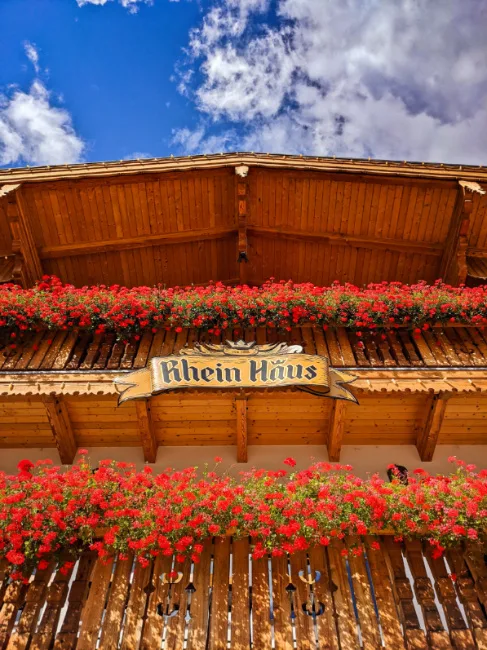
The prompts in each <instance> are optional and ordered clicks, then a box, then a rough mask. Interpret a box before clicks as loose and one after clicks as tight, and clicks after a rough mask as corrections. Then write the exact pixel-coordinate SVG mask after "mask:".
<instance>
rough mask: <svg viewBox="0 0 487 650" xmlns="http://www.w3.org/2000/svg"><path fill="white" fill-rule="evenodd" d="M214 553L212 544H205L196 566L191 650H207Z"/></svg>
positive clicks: (190, 629) (190, 632)
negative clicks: (211, 568) (211, 570)
mask: <svg viewBox="0 0 487 650" xmlns="http://www.w3.org/2000/svg"><path fill="white" fill-rule="evenodd" d="M212 551H213V544H212V542H211V541H207V542H205V545H204V548H203V552H202V554H201V558H200V562H199V564H197V565H196V566H195V571H194V586H195V588H196V591H195V592H194V593H193V596H192V599H191V623H190V628H189V635H188V649H189V650H205V648H206V637H207V631H208V607H209V588H210V566H211V554H212Z"/></svg>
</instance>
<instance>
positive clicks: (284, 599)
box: [246, 556, 294, 650]
mask: <svg viewBox="0 0 487 650" xmlns="http://www.w3.org/2000/svg"><path fill="white" fill-rule="evenodd" d="M287 573H288V567H287V557H285V556H283V557H273V558H272V601H273V608H272V612H273V619H274V638H275V644H276V648H280V649H282V650H293V647H294V645H293V627H292V622H291V601H290V596H289V594H288V592H287V591H286V587H287V585H288V583H289V578H288V575H287ZM246 647H248V646H246Z"/></svg>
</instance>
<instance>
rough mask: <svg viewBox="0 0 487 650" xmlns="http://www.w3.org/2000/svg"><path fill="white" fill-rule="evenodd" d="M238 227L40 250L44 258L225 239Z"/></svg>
mask: <svg viewBox="0 0 487 650" xmlns="http://www.w3.org/2000/svg"><path fill="white" fill-rule="evenodd" d="M237 232H238V231H237V229H236V228H212V229H205V230H188V231H187V232H171V233H163V234H160V235H146V236H144V237H127V238H125V239H108V240H106V241H97V242H87V243H84V244H67V245H65V246H46V247H44V248H41V249H40V250H39V254H40V256H41V258H42V259H54V258H56V257H70V256H71V255H92V254H93V253H106V252H107V251H124V250H132V249H136V248H147V247H149V246H160V245H164V244H185V243H187V242H195V241H205V240H208V239H225V238H226V237H233V236H235V235H236V234H237Z"/></svg>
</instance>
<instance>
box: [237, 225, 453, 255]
mask: <svg viewBox="0 0 487 650" xmlns="http://www.w3.org/2000/svg"><path fill="white" fill-rule="evenodd" d="M247 232H248V234H250V235H257V236H260V237H270V238H276V239H289V240H300V241H309V242H314V243H320V242H323V243H327V244H335V245H337V246H354V247H356V248H371V249H378V250H382V251H388V250H390V251H398V252H401V253H420V254H421V255H428V256H433V257H439V256H440V255H441V254H442V250H443V244H429V243H423V242H409V241H404V240H402V239H378V238H374V237H357V236H356V235H340V234H339V233H331V232H309V231H303V230H291V229H289V228H286V229H283V228H279V229H276V228H265V227H261V226H258V227H255V226H252V227H250V228H248V229H247Z"/></svg>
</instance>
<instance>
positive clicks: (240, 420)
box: [235, 395, 248, 463]
mask: <svg viewBox="0 0 487 650" xmlns="http://www.w3.org/2000/svg"><path fill="white" fill-rule="evenodd" d="M235 409H236V412H237V463H246V462H247V458H248V454H247V398H246V396H245V395H239V396H238V397H236V398H235Z"/></svg>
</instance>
